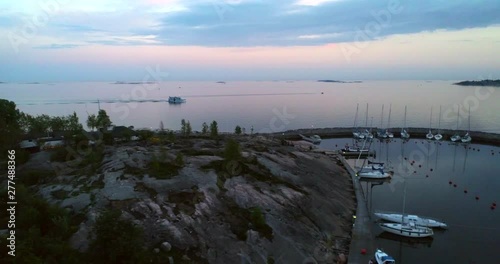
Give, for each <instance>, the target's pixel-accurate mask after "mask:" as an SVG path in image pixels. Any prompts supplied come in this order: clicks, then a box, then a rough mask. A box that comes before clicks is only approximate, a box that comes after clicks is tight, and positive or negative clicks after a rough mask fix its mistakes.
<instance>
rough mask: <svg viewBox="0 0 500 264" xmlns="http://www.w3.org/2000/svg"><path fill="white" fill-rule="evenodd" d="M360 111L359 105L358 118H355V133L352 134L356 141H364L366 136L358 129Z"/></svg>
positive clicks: (357, 107)
mask: <svg viewBox="0 0 500 264" xmlns="http://www.w3.org/2000/svg"><path fill="white" fill-rule="evenodd" d="M358 111H359V104H357V105H356V116H355V117H354V131H353V132H352V136H353V137H354V138H356V139H364V138H365V135H364V134H363V133H362V132H360V131H359V129H358V126H357V124H358Z"/></svg>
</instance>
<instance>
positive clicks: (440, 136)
mask: <svg viewBox="0 0 500 264" xmlns="http://www.w3.org/2000/svg"><path fill="white" fill-rule="evenodd" d="M440 128H441V106H439V122H438V133H437V134H436V135H434V139H435V140H441V139H442V138H443V135H441V133H439V129H440Z"/></svg>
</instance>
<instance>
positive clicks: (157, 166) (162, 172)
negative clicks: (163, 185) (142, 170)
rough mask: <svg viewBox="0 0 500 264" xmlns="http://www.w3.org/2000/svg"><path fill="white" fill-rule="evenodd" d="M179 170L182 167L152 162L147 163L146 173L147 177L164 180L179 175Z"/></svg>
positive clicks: (156, 161)
mask: <svg viewBox="0 0 500 264" xmlns="http://www.w3.org/2000/svg"><path fill="white" fill-rule="evenodd" d="M180 169H182V167H181V166H179V165H177V164H174V163H171V162H159V161H158V160H153V161H151V162H150V163H149V170H148V173H149V176H151V177H153V178H156V179H160V180H166V179H171V178H172V177H174V176H177V175H179V170H180Z"/></svg>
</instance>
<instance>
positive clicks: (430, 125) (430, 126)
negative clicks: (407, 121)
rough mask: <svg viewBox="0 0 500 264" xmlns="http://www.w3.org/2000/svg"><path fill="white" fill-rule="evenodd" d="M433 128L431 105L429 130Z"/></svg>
mask: <svg viewBox="0 0 500 264" xmlns="http://www.w3.org/2000/svg"><path fill="white" fill-rule="evenodd" d="M431 128H432V106H431V116H430V117H429V130H431Z"/></svg>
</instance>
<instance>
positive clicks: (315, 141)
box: [299, 134, 321, 144]
mask: <svg viewBox="0 0 500 264" xmlns="http://www.w3.org/2000/svg"><path fill="white" fill-rule="evenodd" d="M299 136H300V137H301V138H302V140H305V141H308V142H311V143H313V144H319V143H321V137H320V136H318V135H312V136H310V137H307V136H304V135H302V134H300V135H299Z"/></svg>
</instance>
